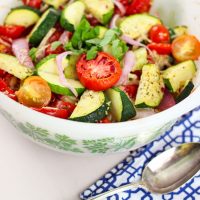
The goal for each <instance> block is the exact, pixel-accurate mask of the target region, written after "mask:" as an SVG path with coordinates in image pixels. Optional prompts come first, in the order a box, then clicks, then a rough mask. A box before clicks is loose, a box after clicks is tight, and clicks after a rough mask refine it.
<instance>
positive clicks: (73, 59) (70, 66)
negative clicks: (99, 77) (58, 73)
mask: <svg viewBox="0 0 200 200" xmlns="http://www.w3.org/2000/svg"><path fill="white" fill-rule="evenodd" d="M79 57H80V56H78V55H71V56H70V58H69V59H65V62H66V64H65V65H67V67H66V68H65V70H64V73H65V77H66V78H69V79H78V75H77V72H76V63H77V61H78V59H79Z"/></svg>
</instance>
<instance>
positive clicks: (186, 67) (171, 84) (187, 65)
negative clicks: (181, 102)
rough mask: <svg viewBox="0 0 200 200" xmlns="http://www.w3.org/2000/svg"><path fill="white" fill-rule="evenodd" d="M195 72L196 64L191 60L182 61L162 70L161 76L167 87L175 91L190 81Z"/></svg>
mask: <svg viewBox="0 0 200 200" xmlns="http://www.w3.org/2000/svg"><path fill="white" fill-rule="evenodd" d="M195 74H196V65H195V63H194V62H193V61H192V60H189V61H185V62H182V63H180V64H178V65H175V66H172V67H169V68H168V69H166V70H165V71H164V72H163V78H164V82H165V85H166V86H167V88H168V89H169V90H170V91H171V92H173V93H175V92H178V91H179V90H180V89H181V88H182V87H184V85H185V84H186V83H187V82H188V81H191V80H192V79H193V78H194V76H195Z"/></svg>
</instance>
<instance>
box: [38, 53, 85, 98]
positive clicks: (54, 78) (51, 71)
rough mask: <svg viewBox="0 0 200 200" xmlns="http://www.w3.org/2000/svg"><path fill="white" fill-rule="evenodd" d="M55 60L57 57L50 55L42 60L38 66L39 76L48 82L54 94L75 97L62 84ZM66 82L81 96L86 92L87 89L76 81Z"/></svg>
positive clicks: (69, 80) (68, 80)
mask: <svg viewBox="0 0 200 200" xmlns="http://www.w3.org/2000/svg"><path fill="white" fill-rule="evenodd" d="M55 58H56V55H50V56H47V57H46V58H44V59H43V60H41V61H40V62H39V63H38V64H37V66H36V68H37V74H38V75H39V76H40V77H41V78H43V79H44V80H46V81H47V82H48V84H49V86H50V88H51V90H52V92H54V93H56V94H62V95H66V96H73V94H72V92H71V91H70V90H69V89H68V88H66V87H65V86H63V85H62V84H61V83H60V80H59V75H58V69H57V64H56V59H55ZM66 80H67V82H68V83H70V84H71V86H72V87H73V88H75V89H76V91H77V93H78V94H79V95H81V94H82V93H83V92H84V90H85V88H84V87H83V85H82V84H81V83H80V82H79V81H77V80H74V79H66Z"/></svg>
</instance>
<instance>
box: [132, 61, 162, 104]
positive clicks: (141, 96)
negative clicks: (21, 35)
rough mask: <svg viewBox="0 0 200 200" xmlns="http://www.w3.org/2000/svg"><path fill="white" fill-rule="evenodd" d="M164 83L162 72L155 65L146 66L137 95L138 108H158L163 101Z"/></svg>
mask: <svg viewBox="0 0 200 200" xmlns="http://www.w3.org/2000/svg"><path fill="white" fill-rule="evenodd" d="M163 88H164V82H163V78H162V76H161V73H160V70H159V68H158V66H157V65H155V64H148V65H144V66H143V69H142V76H141V80H140V83H139V88H138V91H137V95H136V100H135V106H136V107H137V108H148V107H150V108H154V107H157V106H158V105H159V104H160V102H161V100H162V99H163V95H164V92H163Z"/></svg>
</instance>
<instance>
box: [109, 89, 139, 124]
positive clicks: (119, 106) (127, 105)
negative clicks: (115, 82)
mask: <svg viewBox="0 0 200 200" xmlns="http://www.w3.org/2000/svg"><path fill="white" fill-rule="evenodd" d="M106 95H107V97H108V99H109V100H110V101H111V109H110V111H111V113H112V115H113V117H114V119H115V120H116V121H118V122H123V121H127V120H129V119H131V118H133V117H135V116H136V111H135V108H134V105H133V103H132V101H131V100H130V99H129V97H128V95H127V94H126V93H125V92H124V91H122V90H121V89H120V88H118V87H113V88H110V89H108V90H107V91H106Z"/></svg>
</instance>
